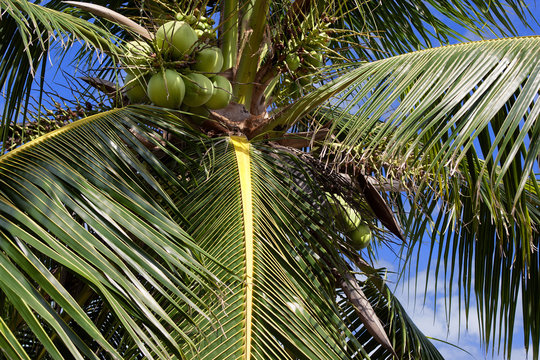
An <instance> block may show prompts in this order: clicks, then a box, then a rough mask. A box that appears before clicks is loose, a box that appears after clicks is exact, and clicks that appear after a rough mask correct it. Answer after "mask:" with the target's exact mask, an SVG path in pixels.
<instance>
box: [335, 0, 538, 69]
mask: <svg viewBox="0 0 540 360" xmlns="http://www.w3.org/2000/svg"><path fill="white" fill-rule="evenodd" d="M509 9H511V11H512V13H513V14H515V15H516V17H517V18H518V19H519V21H521V22H522V23H523V24H525V26H527V23H526V20H525V18H526V16H527V15H528V14H529V13H530V10H529V9H527V7H526V6H524V4H523V3H522V2H521V1H505V2H501V1H490V2H485V1H470V2H463V1H447V0H430V1H389V2H385V3H384V4H382V3H380V2H378V1H361V2H358V1H345V2H344V3H343V5H342V7H341V8H340V9H339V13H341V14H343V15H342V16H340V17H339V21H340V22H342V23H343V25H341V26H339V28H344V27H350V28H351V29H352V30H354V31H355V32H356V33H357V34H358V35H356V36H354V37H351V36H347V37H344V38H345V39H346V40H348V41H351V42H353V43H354V42H356V43H359V44H361V45H362V47H358V48H355V49H354V51H355V52H358V55H357V57H355V58H360V59H362V60H370V59H382V58H386V57H388V56H392V55H399V54H403V53H406V52H411V51H415V50H420V49H424V48H427V47H431V46H433V45H441V44H448V43H449V41H450V40H451V39H457V40H460V41H462V40H469V39H466V38H464V34H465V33H466V32H467V31H470V33H471V34H473V35H476V36H480V37H483V36H484V35H485V34H487V35H491V34H490V33H502V34H503V35H505V34H511V35H516V34H517V32H516V29H515V27H514V24H513V22H512V21H511V19H510V17H509V15H508V11H509ZM388 24H392V26H388ZM456 26H459V27H462V28H463V30H464V31H459V30H457V31H456ZM435 41H436V43H435V44H434V42H435Z"/></svg>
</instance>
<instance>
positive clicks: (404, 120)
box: [277, 37, 540, 354]
mask: <svg viewBox="0 0 540 360" xmlns="http://www.w3.org/2000/svg"><path fill="white" fill-rule="evenodd" d="M539 54H540V38H538V37H525V38H513V39H501V40H492V41H482V42H474V43H468V44H461V45H456V46H448V47H442V48H437V49H430V50H425V51H419V52H416V53H411V54H407V55H401V56H398V57H393V58H388V59H385V60H381V61H376V62H373V63H366V64H363V65H360V66H359V67H358V68H357V69H356V70H352V71H350V72H349V73H348V74H347V75H343V76H342V77H341V78H340V79H338V80H336V81H334V82H331V83H329V84H328V85H323V86H321V87H320V88H319V89H318V90H317V91H315V92H313V93H312V94H309V95H307V96H305V97H304V98H302V99H301V100H299V101H298V102H297V103H296V104H295V105H292V106H291V107H290V108H289V109H288V110H286V111H285V112H284V113H283V117H282V118H281V120H277V121H283V123H294V121H297V119H301V118H302V117H303V115H304V114H307V113H308V112H310V111H311V113H310V119H312V120H311V121H312V122H314V123H315V124H316V122H315V120H317V119H321V123H320V125H319V126H321V125H324V126H326V127H330V129H331V131H330V132H329V133H330V134H332V136H333V138H332V140H330V139H329V141H328V142H327V143H326V146H327V150H326V153H325V154H326V155H325V156H326V158H327V159H328V160H330V161H332V162H333V163H334V164H337V165H336V166H337V167H338V168H340V169H341V171H346V172H349V173H352V174H354V172H356V171H360V172H366V173H368V174H369V173H371V174H373V175H375V176H376V177H377V176H378V177H380V179H381V181H386V182H393V183H395V184H397V185H398V186H397V189H398V195H396V196H395V197H394V199H395V201H396V204H400V203H401V202H402V200H403V199H401V196H402V195H403V194H410V196H411V197H410V200H409V201H408V202H407V204H406V205H402V206H401V207H399V209H400V211H401V212H402V213H403V214H404V219H403V223H404V224H406V233H407V235H408V236H410V238H411V240H412V246H411V248H409V249H408V253H409V255H410V254H414V253H416V249H417V246H416V245H420V244H421V243H422V242H421V239H422V236H423V233H424V232H425V231H426V229H429V227H428V226H427V225H429V224H430V222H431V227H432V229H433V239H432V243H431V245H430V247H431V253H432V254H433V257H434V259H433V261H434V262H435V263H436V264H437V265H436V268H437V269H441V270H442V268H443V267H444V269H445V273H446V274H447V277H448V279H459V280H458V284H457V286H463V287H464V289H465V290H464V292H463V295H464V297H463V298H462V299H463V301H465V302H466V304H468V303H469V301H470V300H469V299H470V296H471V295H472V294H473V293H474V294H475V297H476V299H477V303H478V304H482V305H479V308H480V312H481V318H482V321H483V324H484V329H485V332H484V333H483V335H484V339H485V340H487V341H489V340H494V341H493V342H492V344H495V343H498V342H500V341H501V338H502V337H505V338H510V337H511V333H512V329H513V326H514V320H513V319H514V318H515V311H516V308H515V306H514V304H515V302H516V301H517V296H518V290H517V289H521V291H522V296H523V301H524V302H525V303H536V302H535V301H534V297H535V296H536V295H535V294H536V292H535V291H536V290H535V285H534V284H533V282H534V281H535V280H534V279H535V277H534V275H533V274H536V273H538V271H539V267H538V259H537V258H538V253H537V251H536V248H537V247H538V246H539V243H538V239H539V235H538V215H539V214H538V201H537V199H538V189H539V186H538V178H537V174H535V169H537V168H538V156H539V155H540V152H539V149H538V146H537V144H538V143H540V139H539V133H538V128H539V127H540V123H539V122H538V121H537V120H538V118H539V114H540V103H539V102H538V93H539V91H540V81H539V79H540V74H539V69H540V60H539V59H540V56H539ZM335 94H340V95H339V96H338V97H336V98H334V99H333V100H331V101H330V102H329V103H328V108H327V107H321V105H322V104H323V101H324V100H325V98H331V97H332V96H333V95H335ZM336 105H338V106H339V107H338V106H336ZM317 107H318V108H317ZM313 119H315V120H313ZM409 212H410V213H409ZM406 214H409V216H407V215H406ZM431 216H433V220H432V218H431ZM448 230H454V231H448ZM443 233H446V234H447V236H446V238H445V242H444V244H445V245H444V246H440V247H438V249H437V244H438V242H439V238H440V236H441V234H443ZM409 260H410V259H409ZM443 264H444V265H443ZM434 266H435V265H434ZM493 273H495V274H497V276H487V274H493ZM486 278H489V279H490V280H489V281H487V280H486ZM473 279H474V281H473ZM523 309H524V310H523V311H524V313H523V316H524V318H528V319H533V318H535V316H536V314H537V313H538V310H537V309H536V308H535V307H534V306H530V305H528V306H525V307H523ZM535 329H536V328H535V325H534V322H533V321H528V322H525V323H524V331H525V333H526V334H527V335H526V336H527V337H528V336H531V337H530V338H531V339H532V338H535V336H537V335H538V333H537V331H536V330H535ZM494 336H495V337H494ZM505 344H506V346H509V344H511V341H509V342H505ZM534 344H535V343H534V342H533V349H536V348H537V346H536V345H534ZM509 350H510V349H509V348H506V351H507V352H509ZM536 351H537V350H534V353H535V354H536Z"/></svg>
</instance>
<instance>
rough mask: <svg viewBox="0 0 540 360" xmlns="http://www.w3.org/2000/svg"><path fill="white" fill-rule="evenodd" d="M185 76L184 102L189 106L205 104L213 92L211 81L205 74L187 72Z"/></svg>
mask: <svg viewBox="0 0 540 360" xmlns="http://www.w3.org/2000/svg"><path fill="white" fill-rule="evenodd" d="M185 78H186V79H185V81H184V83H185V85H186V95H185V97H184V103H185V104H186V105H187V106H190V107H197V106H201V105H204V104H206V102H207V101H208V100H210V98H211V97H212V94H213V92H214V85H213V84H212V81H210V79H209V78H207V77H206V76H204V75H202V74H196V73H191V74H187V75H186V76H185Z"/></svg>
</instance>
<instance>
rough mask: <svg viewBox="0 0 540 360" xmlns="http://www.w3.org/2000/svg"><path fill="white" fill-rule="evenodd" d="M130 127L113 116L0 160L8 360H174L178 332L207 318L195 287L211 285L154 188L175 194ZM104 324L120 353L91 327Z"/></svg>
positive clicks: (127, 119) (130, 120) (121, 112)
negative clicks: (11, 358) (134, 357)
mask: <svg viewBox="0 0 540 360" xmlns="http://www.w3.org/2000/svg"><path fill="white" fill-rule="evenodd" d="M157 113H158V111H157V110H154V111H153V114H154V116H155V115H156V114H157ZM162 116H163V117H166V116H167V113H162ZM137 120H138V118H137V113H136V112H134V111H133V110H132V109H130V108H125V109H117V110H112V111H109V112H105V113H102V114H99V115H94V116H92V117H89V118H86V119H83V120H80V121H77V122H75V123H73V124H72V125H68V126H66V127H64V128H62V129H60V130H57V131H55V132H53V133H50V134H48V135H46V136H44V137H41V138H40V139H39V140H36V141H33V142H30V143H27V144H25V145H23V146H21V147H20V148H18V149H16V150H13V151H11V152H10V153H8V154H7V155H4V156H2V157H1V158H0V183H1V184H2V186H1V188H0V238H1V240H0V247H1V249H2V251H3V253H2V256H1V257H0V269H1V270H0V272H1V276H0V279H1V280H0V282H1V286H0V288H1V296H2V298H3V303H4V307H3V308H2V309H1V311H2V313H1V314H2V319H4V320H5V322H6V326H8V328H9V331H6V333H5V334H6V336H5V337H4V338H3V341H4V343H8V344H9V349H11V353H14V352H20V348H21V347H23V348H25V350H26V351H27V352H28V354H29V356H31V357H32V358H34V359H38V358H42V357H43V356H44V355H45V354H48V355H49V356H50V357H52V358H54V359H63V358H64V355H63V354H64V353H70V354H71V355H72V356H73V357H74V358H79V359H82V358H83V356H86V357H88V358H94V359H97V358H98V357H97V356H96V353H95V352H96V351H98V352H105V353H107V354H108V355H107V356H110V357H113V358H122V357H123V356H125V354H124V352H125V351H126V350H127V348H128V347H129V346H130V344H131V345H132V346H136V348H137V349H138V350H137V353H138V354H144V355H145V356H146V357H147V358H162V359H169V358H170V355H171V354H176V355H177V356H180V357H182V356H183V355H182V349H181V347H182V345H181V343H180V341H182V342H183V343H185V344H189V343H190V337H189V336H188V335H186V334H185V333H184V332H183V331H182V330H181V329H180V328H179V327H178V325H177V323H178V322H179V321H180V320H181V319H182V318H183V319H189V317H188V313H190V312H194V313H198V314H200V315H201V316H203V317H208V316H209V315H210V314H209V313H208V312H207V308H206V307H205V304H204V301H202V299H201V298H200V297H199V295H198V294H196V293H194V292H193V290H192V289H193V286H194V285H195V284H197V286H199V287H200V288H201V289H204V290H205V292H206V293H207V294H212V293H214V290H213V289H215V286H216V282H215V278H214V277H213V275H211V274H210V273H209V272H208V271H207V270H206V268H205V267H204V266H203V265H202V263H201V258H200V256H201V254H202V252H201V250H200V248H199V247H198V246H197V245H196V244H195V243H194V242H193V240H192V238H191V237H190V236H189V235H188V234H187V233H186V232H185V231H184V230H182V228H181V227H180V226H179V225H178V224H177V223H176V222H175V221H173V220H172V218H171V216H170V215H169V213H171V212H172V213H174V212H175V211H176V212H178V210H177V209H176V210H175V205H174V203H173V202H172V200H171V199H170V197H169V195H168V194H167V193H166V192H165V191H164V190H162V187H161V185H160V183H165V184H169V186H174V187H175V189H176V191H178V192H182V191H184V190H183V187H182V185H181V184H180V183H178V181H176V179H175V178H174V177H173V176H172V175H171V173H170V172H167V170H166V169H165V168H164V167H163V165H160V163H159V161H157V160H156V158H155V156H154V155H153V154H152V153H151V152H150V151H148V150H147V149H146V148H145V147H144V146H142V145H141V144H140V142H139V141H138V140H137V139H136V138H135V136H134V135H133V134H132V132H131V131H134V130H135V129H140V127H138V126H137V125H136V122H137ZM130 130H131V131H130ZM139 136H143V137H144V136H145V135H144V132H142V133H139ZM155 176H159V182H157V181H156V178H155ZM96 307H97V309H98V311H97V312H94V314H95V315H96V316H97V318H95V317H93V315H91V314H92V312H93V311H90V309H94V308H96ZM99 309H101V310H99ZM99 314H102V315H99ZM103 314H105V315H106V316H107V317H108V318H109V319H111V320H112V319H114V320H113V322H116V326H118V328H117V329H118V330H116V331H117V332H120V333H123V334H124V336H123V340H122V343H120V344H118V343H114V341H112V340H111V339H110V338H108V337H110V336H111V334H110V333H108V332H109V331H110V328H101V329H100V328H99V327H98V326H99V324H102V323H103V320H99V317H100V316H104V315H103ZM90 316H92V318H90ZM109 322H110V320H109ZM104 331H107V332H104ZM171 331H172V332H174V333H176V334H178V336H179V339H173V337H172V336H171V335H170V332H171ZM10 333H11V334H10ZM24 334H26V335H25V336H24V337H20V336H22V335H24ZM14 338H17V340H15V339H14ZM17 342H18V343H19V344H18V343H17Z"/></svg>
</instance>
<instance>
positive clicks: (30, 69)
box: [0, 0, 119, 152]
mask: <svg viewBox="0 0 540 360" xmlns="http://www.w3.org/2000/svg"><path fill="white" fill-rule="evenodd" d="M65 7H66V5H65V4H62V3H58V2H54V1H51V2H49V3H47V4H46V5H39V4H37V3H32V2H27V1H20V0H14V1H11V0H2V1H1V2H0V12H1V13H2V21H1V22H0V56H1V58H2V61H1V65H0V87H1V88H2V89H3V91H4V93H5V94H6V95H5V99H4V102H5V105H4V106H3V114H2V122H1V123H0V141H1V142H2V143H3V148H2V152H4V151H5V150H6V149H5V147H4V146H5V144H6V139H7V137H8V132H9V128H10V126H13V125H14V124H15V123H16V122H20V121H21V120H23V121H24V119H25V118H26V114H27V111H28V108H29V105H30V103H35V102H37V104H35V107H36V108H40V104H41V99H42V95H43V94H42V91H43V88H44V86H45V83H44V79H45V76H46V74H48V68H49V65H48V64H47V61H49V60H50V58H51V54H54V50H58V48H60V53H61V54H60V55H58V58H60V59H62V58H64V57H65V53H66V52H67V51H68V49H69V48H71V47H72V46H73V44H74V43H75V42H76V41H81V42H84V44H86V45H85V46H86V47H88V48H89V49H91V50H92V51H87V52H86V55H85V58H86V59H87V60H86V61H83V57H82V56H83V55H81V57H80V58H79V61H81V62H82V63H89V61H90V60H89V57H90V58H91V59H94V58H95V54H93V52H94V51H98V52H106V53H108V54H109V55H111V59H114V58H116V59H117V58H118V56H117V55H118V52H119V50H118V49H117V47H116V46H115V41H116V40H115V36H114V35H113V34H111V33H110V31H109V30H107V29H105V28H103V27H100V26H98V25H96V24H93V23H91V22H88V21H86V20H85V19H82V18H79V17H77V16H74V15H73V14H70V13H68V12H65V11H63V10H64V9H65ZM62 53H63V54H64V55H63V56H62ZM102 56H103V55H102ZM73 60H74V59H69V60H68V61H73ZM57 65H58V64H57ZM32 88H37V89H39V94H38V95H36V94H32V96H34V97H35V99H33V98H32V97H31V90H32Z"/></svg>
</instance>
